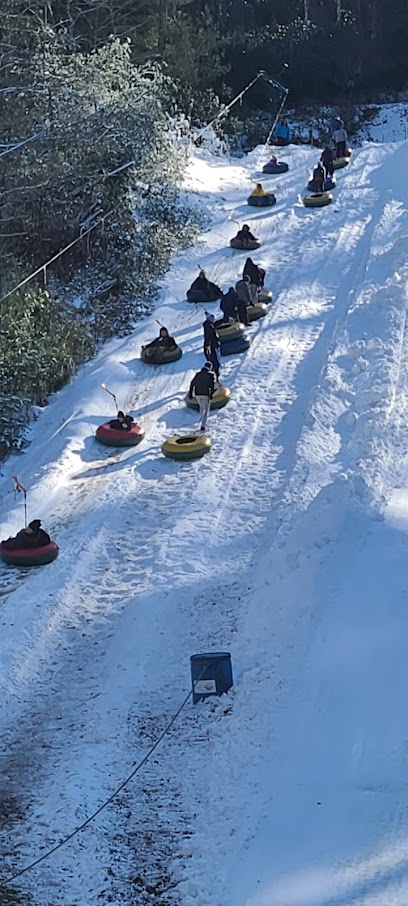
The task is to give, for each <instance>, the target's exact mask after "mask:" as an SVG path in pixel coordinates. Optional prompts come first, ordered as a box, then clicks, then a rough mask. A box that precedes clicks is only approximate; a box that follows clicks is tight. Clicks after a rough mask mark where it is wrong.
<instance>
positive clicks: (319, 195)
mask: <svg viewBox="0 0 408 906" xmlns="http://www.w3.org/2000/svg"><path fill="white" fill-rule="evenodd" d="M332 201H333V195H330V192H316V193H315V194H314V195H305V197H304V199H303V204H304V206H305V208H324V207H325V206H326V205H328V204H331V202H332Z"/></svg>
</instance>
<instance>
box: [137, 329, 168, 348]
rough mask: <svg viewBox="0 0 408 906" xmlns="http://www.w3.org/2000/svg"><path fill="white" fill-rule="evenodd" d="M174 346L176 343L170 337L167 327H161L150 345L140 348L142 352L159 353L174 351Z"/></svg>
mask: <svg viewBox="0 0 408 906" xmlns="http://www.w3.org/2000/svg"><path fill="white" fill-rule="evenodd" d="M176 346H177V343H176V341H175V339H174V337H171V336H170V334H169V332H168V330H167V327H161V328H160V332H159V336H158V337H156V339H155V340H152V342H151V343H147V345H146V346H142V352H146V351H147V350H151V351H152V352H154V351H159V352H160V351H161V350H163V351H164V350H168V349H176Z"/></svg>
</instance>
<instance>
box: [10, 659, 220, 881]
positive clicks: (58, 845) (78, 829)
mask: <svg viewBox="0 0 408 906" xmlns="http://www.w3.org/2000/svg"><path fill="white" fill-rule="evenodd" d="M205 670H206V665H205V666H204V667H203V669H202V670H201V673H200V674H199V676H198V677H197V679H196V680H195V681H194V687H195V686H196V685H197V683H198V682H199V680H200V678H201V677H202V675H203V673H204V671H205ZM192 694H193V690H192V689H190V692H189V693H188V695H186V697H185V698H184V700H183V702H182V704H181V705H180V707H179V708H178V709H177V711H176V712H175V714H173V717H172V718H171V720H170V721H169V723H168V724H167V726H166V727H165V728H164V730H163V731H162V732H161V733H160V736H158V738H157V739H156V742H155V743H153V745H152V746H151V747H150V749H149V751H148V752H147V753H146V755H144V756H143V758H142V759H141V761H139V763H138V764H137V765H136V767H135V768H134V769H133V771H132V772H131V773H130V774H129V775H128V777H126V779H125V780H123V782H122V783H121V784H120V786H118V787H117V788H116V790H115V791H114V792H113V793H112V794H111V795H110V796H109V797H108V799H106V800H105V802H103V803H102V805H100V806H99V808H97V809H95V811H94V812H92V815H89V817H88V818H86V820H85V821H83V822H82V824H80V825H79V826H78V827H76V828H75V829H74V830H73V831H71V833H70V834H67V836H66V837H63V838H62V840H60V841H59V843H56V844H55V846H53V847H52V848H51V849H49V850H47V852H46V853H43V855H42V856H39V857H38V859H34V860H33V862H30V863H29V865H26V866H25V868H21V869H20V871H16V872H15V873H14V874H12V875H6V877H5V878H2V881H1V883H2V884H11V882H12V881H15V880H16V879H17V878H21V875H24V874H26V872H28V871H31V870H32V869H33V868H35V867H36V866H37V865H40V863H41V862H44V861H45V859H48V858H49V857H50V856H52V855H53V853H55V852H57V850H58V849H61V847H62V846H65V844H66V843H69V841H70V840H72V839H73V838H74V837H76V835H77V834H79V833H80V832H81V831H83V830H85V828H86V827H88V824H90V823H91V821H94V820H95V818H97V816H98V815H100V814H101V812H103V810H104V809H105V808H106V807H107V806H108V805H110V803H111V802H113V800H114V799H115V798H116V796H118V795H119V793H121V792H122V790H123V789H124V787H125V786H127V784H128V783H130V781H131V780H133V777H135V775H136V774H137V773H138V771H140V769H141V768H142V767H143V766H144V765H145V764H146V762H147V761H148V759H149V758H150V756H151V755H152V754H153V752H154V751H155V750H156V749H157V747H158V746H159V745H160V743H161V741H162V740H163V739H164V737H165V736H166V735H167V733H168V732H169V730H170V729H171V727H172V726H173V724H174V723H175V722H176V720H177V718H178V716H179V714H181V712H182V710H183V708H184V707H185V705H186V704H187V702H188V700H189V698H190V697H191V695H192Z"/></svg>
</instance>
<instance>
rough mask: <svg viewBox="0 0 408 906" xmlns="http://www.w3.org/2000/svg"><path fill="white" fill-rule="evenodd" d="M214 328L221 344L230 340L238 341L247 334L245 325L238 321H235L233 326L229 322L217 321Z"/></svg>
mask: <svg viewBox="0 0 408 906" xmlns="http://www.w3.org/2000/svg"><path fill="white" fill-rule="evenodd" d="M214 326H215V329H216V331H217V334H218V336H219V338H220V340H221V343H224V342H227V341H228V340H237V339H238V338H239V337H242V336H243V335H244V333H245V325H244V324H240V323H239V322H238V321H234V322H233V323H232V324H231V323H230V322H229V321H215V324H214Z"/></svg>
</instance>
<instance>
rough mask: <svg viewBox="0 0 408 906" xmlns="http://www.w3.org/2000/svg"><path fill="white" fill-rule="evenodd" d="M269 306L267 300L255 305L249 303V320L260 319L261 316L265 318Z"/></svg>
mask: <svg viewBox="0 0 408 906" xmlns="http://www.w3.org/2000/svg"><path fill="white" fill-rule="evenodd" d="M267 311H268V308H267V306H266V304H265V302H257V303H256V304H255V305H248V307H247V315H248V321H249V322H251V321H259V318H264V317H265V315H266V312H267Z"/></svg>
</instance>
